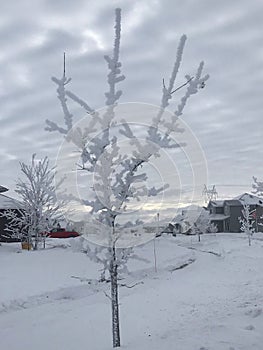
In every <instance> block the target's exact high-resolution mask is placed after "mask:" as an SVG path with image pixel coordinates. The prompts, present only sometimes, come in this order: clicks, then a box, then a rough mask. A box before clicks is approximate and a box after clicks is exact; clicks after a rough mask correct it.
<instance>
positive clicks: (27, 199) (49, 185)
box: [2, 154, 63, 250]
mask: <svg viewBox="0 0 263 350" xmlns="http://www.w3.org/2000/svg"><path fill="white" fill-rule="evenodd" d="M20 167H21V172H22V174H23V178H19V179H18V181H17V184H16V189H15V192H16V193H17V194H18V196H19V201H18V202H17V210H16V211H14V210H6V211H5V212H3V213H2V215H3V216H5V217H6V218H7V220H8V223H7V227H6V231H8V232H9V233H10V234H11V235H12V236H13V237H16V238H19V239H21V240H22V241H27V242H28V243H29V244H32V245H33V248H34V249H35V250H37V249H38V247H39V243H40V241H41V240H43V239H45V235H43V233H45V232H48V231H50V229H51V228H52V227H53V225H54V222H58V221H59V220H61V219H62V218H63V216H62V212H61V205H58V203H57V201H56V188H57V187H56V186H55V184H54V176H55V171H54V168H50V166H49V160H48V158H47V157H45V158H44V159H41V160H36V155H35V154H33V155H32V160H31V164H29V165H27V164H25V163H22V162H21V163H20Z"/></svg>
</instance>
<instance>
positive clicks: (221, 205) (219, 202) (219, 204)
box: [209, 201, 224, 207]
mask: <svg viewBox="0 0 263 350" xmlns="http://www.w3.org/2000/svg"><path fill="white" fill-rule="evenodd" d="M209 204H210V205H212V206H213V207H223V205H224V201H210V202H209Z"/></svg>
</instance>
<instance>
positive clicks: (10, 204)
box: [0, 194, 18, 210]
mask: <svg viewBox="0 0 263 350" xmlns="http://www.w3.org/2000/svg"><path fill="white" fill-rule="evenodd" d="M17 203H18V202H17V201H16V200H15V199H13V198H11V197H8V196H5V195H4V194H0V210H1V209H17Z"/></svg>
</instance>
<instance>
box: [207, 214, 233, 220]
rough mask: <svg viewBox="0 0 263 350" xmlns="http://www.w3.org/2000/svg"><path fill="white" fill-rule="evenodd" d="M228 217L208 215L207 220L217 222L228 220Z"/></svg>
mask: <svg viewBox="0 0 263 350" xmlns="http://www.w3.org/2000/svg"><path fill="white" fill-rule="evenodd" d="M228 218H229V216H227V215H224V214H210V215H209V219H210V220H215V221H216V220H218V221H222V220H225V219H228Z"/></svg>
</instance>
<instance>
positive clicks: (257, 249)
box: [0, 233, 263, 350]
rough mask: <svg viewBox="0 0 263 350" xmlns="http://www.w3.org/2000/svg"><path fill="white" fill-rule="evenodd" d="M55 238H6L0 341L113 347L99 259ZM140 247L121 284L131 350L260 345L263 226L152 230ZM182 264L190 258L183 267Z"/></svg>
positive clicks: (0, 276)
mask: <svg viewBox="0 0 263 350" xmlns="http://www.w3.org/2000/svg"><path fill="white" fill-rule="evenodd" d="M70 242H71V240H50V241H49V242H48V248H47V249H46V250H42V251H38V252H33V251H32V252H27V251H21V250H20V247H19V245H18V244H2V246H0V266H1V268H0V280H1V289H0V339H1V342H0V344H1V346H0V348H1V350H2V349H3V350H18V349H19V350H31V349H37V350H47V349H48V350H58V349H59V350H60V349H61V350H73V349H74V350H75V349H90V350H106V349H107V350H109V349H111V310H110V302H109V300H108V298H107V297H106V296H105V293H107V292H108V289H109V285H108V283H99V282H98V281H97V280H98V278H99V268H100V266H98V265H96V264H94V263H92V262H91V261H90V260H89V259H88V257H86V256H85V255H84V254H82V253H80V252H74V251H73V250H72V249H71V248H70ZM156 250H157V273H155V271H154V261H153V242H149V243H148V244H146V245H144V246H142V247H138V248H136V253H137V254H138V255H139V256H140V257H143V258H146V259H148V262H146V261H145V262H142V261H129V269H130V274H129V275H128V276H125V279H124V280H121V281H120V283H121V284H123V285H124V284H126V285H128V286H132V285H134V284H136V283H137V284H136V285H135V286H134V287H133V288H126V287H125V286H121V287H120V316H121V338H122V339H121V341H122V347H123V349H125V350H148V349H149V350H150V349H151V350H160V349H162V350H172V349H178V350H201V349H202V350H205V349H206V350H262V349H263V345H262V344H263V332H262V329H263V292H262V291H263V273H262V267H263V235H262V234H261V236H260V234H257V235H256V236H255V238H254V240H253V241H252V246H251V247H248V242H247V239H246V238H245V237H244V236H243V235H241V234H221V233H220V234H217V235H216V236H215V235H205V236H202V241H201V242H200V243H198V242H197V237H185V236H181V237H176V238H174V237H168V236H165V237H160V238H158V239H156ZM184 265H187V266H185V267H184Z"/></svg>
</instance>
